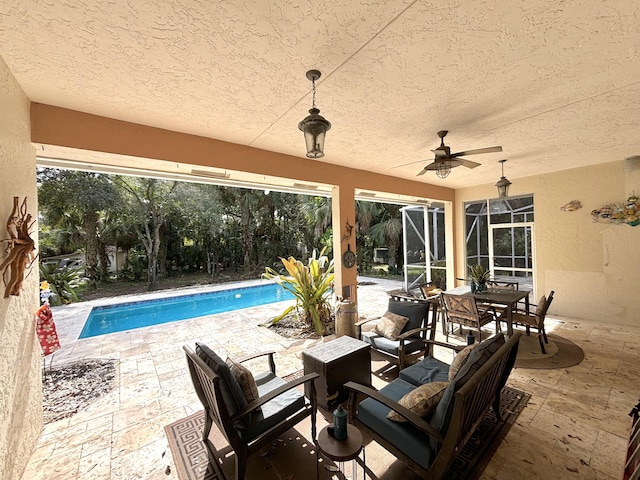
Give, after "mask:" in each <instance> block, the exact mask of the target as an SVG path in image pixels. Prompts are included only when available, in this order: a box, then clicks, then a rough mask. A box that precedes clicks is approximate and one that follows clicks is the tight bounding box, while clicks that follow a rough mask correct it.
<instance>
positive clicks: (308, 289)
mask: <svg viewBox="0 0 640 480" xmlns="http://www.w3.org/2000/svg"><path fill="white" fill-rule="evenodd" d="M324 252H325V250H324V249H322V251H321V252H320V254H319V255H317V250H315V249H314V250H313V255H312V257H311V258H310V259H309V265H304V264H303V263H302V262H301V261H300V260H296V259H295V258H294V257H289V258H281V259H280V260H281V261H282V264H283V265H284V267H285V269H286V270H287V273H288V274H289V275H280V274H279V273H278V272H276V271H275V270H274V269H272V268H270V267H265V273H263V274H262V277H263V278H267V279H269V280H275V282H276V283H277V284H279V285H281V286H282V288H284V289H285V290H287V291H289V292H291V293H292V294H293V296H294V297H295V299H296V304H295V305H292V306H290V307H288V308H286V309H285V310H284V312H282V313H281V314H280V315H278V316H276V317H275V318H274V319H273V321H272V323H277V322H279V321H280V320H282V319H283V318H284V317H286V316H287V315H288V314H289V313H291V312H292V311H293V310H294V309H297V310H298V313H299V315H300V316H301V318H302V319H303V320H304V321H305V322H306V323H307V324H308V325H309V326H313V327H314V329H315V331H316V333H317V334H318V335H322V334H323V333H324V331H325V323H326V322H327V321H328V320H329V317H330V316H331V304H330V297H331V292H332V290H331V288H332V284H333V279H334V273H333V260H331V261H329V259H328V257H327V256H325V255H324ZM300 311H301V312H300Z"/></svg>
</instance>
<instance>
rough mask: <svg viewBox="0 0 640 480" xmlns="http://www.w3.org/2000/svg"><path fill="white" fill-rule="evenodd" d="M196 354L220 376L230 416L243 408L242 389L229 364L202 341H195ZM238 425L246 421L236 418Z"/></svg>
mask: <svg viewBox="0 0 640 480" xmlns="http://www.w3.org/2000/svg"><path fill="white" fill-rule="evenodd" d="M196 354H197V355H198V356H199V357H200V358H201V359H202V360H204V362H205V363H206V364H207V366H208V367H209V368H210V369H211V370H213V372H214V373H215V374H216V375H218V377H220V391H221V392H222V400H223V401H224V404H225V407H227V410H228V412H229V415H230V416H233V415H235V414H236V412H238V411H240V410H243V409H244V408H245V407H246V406H247V399H246V398H244V394H243V393H242V389H241V388H240V385H239V384H238V381H237V380H236V379H235V377H234V376H233V374H232V373H231V370H230V369H229V366H228V365H227V364H226V363H225V362H224V361H223V360H222V359H221V358H220V357H219V356H218V355H217V354H216V352H214V351H213V350H211V349H210V348H209V347H207V346H206V345H205V344H203V343H196ZM238 426H246V421H244V420H240V419H239V420H238Z"/></svg>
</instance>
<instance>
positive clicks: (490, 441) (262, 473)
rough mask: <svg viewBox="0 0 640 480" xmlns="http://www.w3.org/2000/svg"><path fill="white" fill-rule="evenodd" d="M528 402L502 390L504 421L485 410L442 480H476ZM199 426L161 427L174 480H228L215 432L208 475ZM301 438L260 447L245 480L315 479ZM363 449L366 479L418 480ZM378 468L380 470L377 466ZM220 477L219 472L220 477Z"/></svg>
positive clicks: (308, 447) (198, 418)
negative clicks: (216, 455)
mask: <svg viewBox="0 0 640 480" xmlns="http://www.w3.org/2000/svg"><path fill="white" fill-rule="evenodd" d="M529 398H530V395H528V394H526V393H524V392H521V391H519V390H516V389H514V388H510V387H505V388H504V390H503V393H502V398H501V411H502V412H503V419H504V420H505V421H504V422H503V423H498V421H497V419H496V417H495V415H494V414H493V410H492V409H490V410H489V413H488V414H487V415H486V417H485V419H484V420H483V422H482V423H481V424H480V425H479V427H478V429H477V430H476V432H475V433H474V434H473V436H472V437H471V439H470V440H469V442H467V445H466V446H465V447H464V449H463V451H462V453H461V454H460V456H459V457H458V458H457V459H456V461H455V463H454V464H453V466H452V467H451V469H450V471H449V474H448V476H447V478H449V479H469V480H473V479H476V478H478V477H479V476H480V474H481V473H482V470H483V469H484V468H485V466H486V465H487V464H488V463H489V461H490V460H491V456H492V455H493V454H494V452H495V451H496V449H497V448H498V446H499V445H500V442H501V441H502V439H503V438H504V436H505V435H506V434H507V432H508V431H509V429H510V428H511V426H512V425H513V423H514V422H515V420H516V418H517V417H518V415H519V414H520V412H521V411H522V409H523V408H524V407H525V406H526V404H527V402H528V401H529ZM307 420H308V419H307ZM318 420H319V422H318V423H319V427H318V429H320V428H322V423H321V415H319V416H318ZM203 424H204V412H203V411H200V412H197V413H194V414H193V415H190V416H188V417H186V418H183V419H181V420H178V421H176V422H174V423H172V424H170V425H167V426H165V427H164V428H165V432H166V435H167V439H168V441H169V447H170V448H171V453H172V455H173V460H174V464H175V467H176V470H177V473H178V478H180V480H223V479H224V478H225V477H226V478H233V472H234V468H235V466H234V454H233V452H230V450H229V448H228V447H227V446H226V443H225V442H224V439H223V438H222V435H221V434H220V432H218V431H217V429H216V427H215V426H213V427H212V429H211V435H210V439H211V440H212V441H213V443H214V445H215V447H216V448H217V449H218V451H219V452H220V457H221V459H222V460H221V462H220V465H219V470H218V471H214V468H212V467H211V466H210V465H209V462H208V459H207V452H206V450H205V447H204V444H203V443H202V442H201V441H200V435H201V433H200V432H201V431H202V426H203ZM298 430H299V431H298ZM301 432H304V434H305V435H308V434H309V432H310V425H309V424H308V423H305V422H302V423H301V424H300V425H299V426H298V427H296V428H295V429H291V430H289V431H287V432H285V433H284V434H283V435H282V436H281V437H280V438H279V439H278V440H276V441H274V442H272V444H271V446H270V447H266V448H264V449H263V450H262V451H261V452H259V453H256V454H254V455H252V456H251V457H249V461H248V466H247V476H246V479H247V480H302V479H312V478H316V462H315V459H316V456H315V450H314V445H313V443H312V442H310V441H309V440H308V439H307V438H306V437H305V436H304V435H303V434H302V433H301ZM365 445H366V446H365V449H366V453H367V467H368V468H367V477H368V478H371V479H373V480H377V479H378V478H380V477H377V476H376V472H384V473H383V475H384V478H385V479H386V478H398V479H399V478H402V479H403V480H412V479H417V478H418V477H417V476H415V475H414V474H413V473H412V472H411V471H409V470H408V469H407V468H406V467H405V466H404V465H403V464H401V463H400V462H398V461H396V460H395V459H394V458H393V457H391V456H390V455H387V454H385V455H377V454H375V453H374V451H375V449H374V447H379V446H378V445H377V444H375V442H373V443H370V439H366V438H365ZM380 448H382V447H380ZM370 450H371V451H370ZM381 462H384V463H386V464H385V465H382V463H381ZM389 467H390V468H389ZM220 472H223V475H224V477H223V476H221V474H220ZM392 472H393V474H392ZM381 474H382V473H381ZM390 474H392V475H390ZM321 477H322V474H321Z"/></svg>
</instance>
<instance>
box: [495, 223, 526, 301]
mask: <svg viewBox="0 0 640 480" xmlns="http://www.w3.org/2000/svg"><path fill="white" fill-rule="evenodd" d="M533 234H534V230H533V223H511V224H504V223H503V224H499V225H490V226H489V269H490V270H491V277H492V278H494V279H496V280H499V281H516V282H518V283H519V285H520V288H521V289H522V288H524V289H528V290H533V286H534V285H535V282H534V278H533V276H534V268H533V266H534V265H535V263H534V261H535V258H534V251H533V246H534V244H535V243H534V241H533ZM533 295H534V296H533V298H535V292H534V294H533Z"/></svg>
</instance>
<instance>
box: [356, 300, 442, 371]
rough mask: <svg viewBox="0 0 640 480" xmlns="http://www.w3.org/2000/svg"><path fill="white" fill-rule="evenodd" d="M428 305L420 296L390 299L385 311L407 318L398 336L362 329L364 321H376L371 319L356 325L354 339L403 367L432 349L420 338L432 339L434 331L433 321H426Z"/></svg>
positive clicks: (427, 319)
mask: <svg viewBox="0 0 640 480" xmlns="http://www.w3.org/2000/svg"><path fill="white" fill-rule="evenodd" d="M429 305H430V302H428V301H426V300H422V299H419V298H416V299H412V298H409V297H404V298H403V299H402V300H400V299H397V298H395V299H394V298H390V299H389V304H388V307H387V311H388V312H390V313H392V314H395V315H399V316H402V317H405V318H407V319H408V321H407V323H406V324H405V325H404V327H403V328H402V330H401V331H400V333H399V334H398V336H397V337H396V338H395V339H392V338H388V337H385V336H383V335H379V334H377V333H375V331H368V332H363V331H362V326H363V325H364V324H366V323H368V322H371V321H377V320H378V319H377V318H370V319H367V320H362V321H360V322H357V323H356V324H355V326H356V338H357V339H359V340H362V341H363V342H366V343H368V344H369V345H371V349H372V350H374V351H376V352H378V353H379V354H380V355H382V356H383V357H385V359H387V360H388V361H389V362H390V363H392V364H394V365H398V369H399V370H402V369H403V368H404V367H405V366H407V365H409V364H410V363H411V362H412V361H413V360H415V359H416V358H418V357H419V356H421V355H422V354H425V353H426V352H431V348H432V347H431V345H430V344H429V343H427V342H424V341H423V340H425V339H428V340H434V339H435V334H436V330H435V320H434V321H433V322H429Z"/></svg>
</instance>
